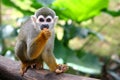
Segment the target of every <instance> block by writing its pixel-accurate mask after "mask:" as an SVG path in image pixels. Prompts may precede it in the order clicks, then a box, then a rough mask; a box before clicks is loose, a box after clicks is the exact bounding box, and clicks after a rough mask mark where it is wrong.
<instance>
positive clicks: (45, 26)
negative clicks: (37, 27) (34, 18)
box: [41, 24, 49, 30]
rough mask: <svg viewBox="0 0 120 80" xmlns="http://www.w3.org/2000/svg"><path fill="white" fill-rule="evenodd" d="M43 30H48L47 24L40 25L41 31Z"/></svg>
mask: <svg viewBox="0 0 120 80" xmlns="http://www.w3.org/2000/svg"><path fill="white" fill-rule="evenodd" d="M44 28H47V29H49V25H48V24H44V25H41V30H43V29H44Z"/></svg>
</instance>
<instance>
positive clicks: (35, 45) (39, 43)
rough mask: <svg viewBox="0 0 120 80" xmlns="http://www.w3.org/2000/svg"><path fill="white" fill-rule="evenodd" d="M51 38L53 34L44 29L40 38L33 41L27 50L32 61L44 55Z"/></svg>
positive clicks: (39, 35)
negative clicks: (43, 52)
mask: <svg viewBox="0 0 120 80" xmlns="http://www.w3.org/2000/svg"><path fill="white" fill-rule="evenodd" d="M50 36H51V32H50V31H49V30H48V29H43V30H42V31H41V32H40V33H39V34H38V36H37V37H36V38H34V39H33V41H32V42H31V43H30V44H29V46H28V49H27V56H28V58H29V59H30V60H33V59H36V58H37V57H38V56H39V55H40V54H41V53H42V51H43V49H44V47H45V45H46V43H47V40H48V39H49V37H50Z"/></svg>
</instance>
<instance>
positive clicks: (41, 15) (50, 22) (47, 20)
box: [31, 7, 58, 30]
mask: <svg viewBox="0 0 120 80" xmlns="http://www.w3.org/2000/svg"><path fill="white" fill-rule="evenodd" d="M31 19H32V21H33V23H34V27H35V28H36V29H37V30H43V29H44V28H47V29H54V25H55V24H56V22H57V19H58V16H56V14H55V12H54V11H53V10H52V9H50V8H47V7H43V8H40V9H38V10H37V11H36V12H35V14H34V15H33V16H31Z"/></svg>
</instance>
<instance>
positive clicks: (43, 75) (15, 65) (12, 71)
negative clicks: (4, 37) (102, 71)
mask: <svg viewBox="0 0 120 80" xmlns="http://www.w3.org/2000/svg"><path fill="white" fill-rule="evenodd" d="M19 69H20V62H18V61H12V60H10V59H8V58H5V57H3V56H0V80H97V79H93V78H87V77H82V76H76V75H71V74H66V73H62V74H56V73H54V72H49V71H48V70H35V69H28V71H27V72H26V73H25V74H24V76H23V77H22V76H21V75H20V74H19Z"/></svg>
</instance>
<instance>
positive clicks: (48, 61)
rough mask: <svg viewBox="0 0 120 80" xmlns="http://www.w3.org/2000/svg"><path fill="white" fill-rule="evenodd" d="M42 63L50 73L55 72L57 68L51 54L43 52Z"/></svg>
mask: <svg viewBox="0 0 120 80" xmlns="http://www.w3.org/2000/svg"><path fill="white" fill-rule="evenodd" d="M42 58H43V61H45V63H46V64H47V65H48V67H49V68H50V71H53V72H54V71H55V70H56V68H57V63H56V61H55V57H54V55H53V54H52V53H51V52H45V53H43V54H42Z"/></svg>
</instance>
